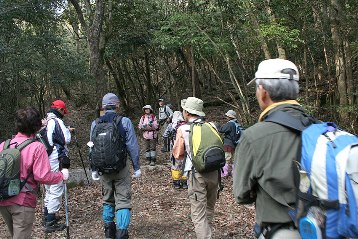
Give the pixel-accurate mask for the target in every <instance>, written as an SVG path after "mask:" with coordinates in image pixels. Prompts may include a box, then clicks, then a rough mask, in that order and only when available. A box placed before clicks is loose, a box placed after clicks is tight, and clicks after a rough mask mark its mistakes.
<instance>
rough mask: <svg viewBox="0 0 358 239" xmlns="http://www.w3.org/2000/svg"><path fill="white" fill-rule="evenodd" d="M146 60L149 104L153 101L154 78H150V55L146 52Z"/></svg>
mask: <svg viewBox="0 0 358 239" xmlns="http://www.w3.org/2000/svg"><path fill="white" fill-rule="evenodd" d="M144 60H145V76H146V77H145V78H146V81H145V82H146V86H147V96H148V97H147V102H148V103H150V102H152V101H153V85H152V77H151V76H150V63H149V53H148V51H145V53H144Z"/></svg>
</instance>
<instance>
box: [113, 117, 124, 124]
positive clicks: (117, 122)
mask: <svg viewBox="0 0 358 239" xmlns="http://www.w3.org/2000/svg"><path fill="white" fill-rule="evenodd" d="M122 119H123V116H122V115H116V116H114V118H113V122H114V123H115V124H116V125H118V124H119V123H120V122H121V121H122Z"/></svg>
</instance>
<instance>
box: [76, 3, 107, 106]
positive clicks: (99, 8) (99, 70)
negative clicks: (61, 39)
mask: <svg viewBox="0 0 358 239" xmlns="http://www.w3.org/2000/svg"><path fill="white" fill-rule="evenodd" d="M70 2H71V3H72V5H73V6H74V8H75V10H76V13H77V16H78V19H79V21H80V23H81V26H82V28H83V30H84V31H85V33H86V36H87V43H88V48H89V65H90V74H91V76H92V77H93V78H94V79H95V80H96V93H97V95H98V97H99V99H100V98H101V97H102V95H103V94H104V91H105V84H104V76H105V74H104V69H103V66H104V59H103V56H104V45H105V42H104V35H103V32H102V31H103V28H102V26H103V21H104V0H97V1H96V6H95V11H94V12H91V8H90V7H89V6H87V8H86V12H87V15H89V17H88V22H86V20H85V18H84V14H83V12H82V9H83V8H82V7H81V6H80V4H79V2H78V0H70ZM98 102H99V101H98Z"/></svg>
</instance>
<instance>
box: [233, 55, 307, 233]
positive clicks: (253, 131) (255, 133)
mask: <svg viewBox="0 0 358 239" xmlns="http://www.w3.org/2000/svg"><path fill="white" fill-rule="evenodd" d="M298 81H299V73H298V69H297V67H296V65H295V64H294V63H292V62H291V61H288V60H283V59H269V60H264V61H262V62H261V63H260V64H259V66H258V69H257V71H256V73H255V78H254V79H253V80H252V81H251V82H249V84H251V83H256V98H257V101H258V103H259V106H260V109H261V111H262V112H261V114H260V116H259V119H258V123H256V124H254V125H253V126H251V127H250V128H248V129H247V130H246V131H245V134H243V136H242V139H241V140H240V144H239V146H238V148H237V149H236V152H235V155H234V165H235V167H234V172H233V191H234V196H235V199H236V201H237V202H238V203H240V204H250V203H253V202H255V204H256V223H257V228H258V229H259V232H257V231H256V230H255V231H256V235H257V237H259V236H260V235H261V234H262V235H261V237H260V238H272V239H279V238H290V239H296V238H300V235H299V232H298V231H297V229H296V228H295V227H294V222H293V220H292V219H291V217H290V216H289V214H288V211H289V209H290V208H291V207H293V206H295V202H296V188H295V184H294V175H293V167H295V165H294V161H296V160H298V159H297V156H298V155H299V153H300V146H301V141H300V135H299V134H297V133H296V132H294V131H293V130H291V129H289V128H287V127H284V126H282V125H279V124H276V123H272V122H265V121H264V120H265V118H266V117H268V116H269V115H270V114H272V113H273V112H275V111H279V110H280V111H285V112H287V113H289V114H291V115H292V116H294V117H295V118H297V119H299V120H300V121H302V124H303V125H305V124H309V122H310V120H309V119H308V116H307V115H306V114H305V112H304V110H303V108H302V106H301V105H299V103H298V102H297V101H296V99H297V97H298V91H299V84H298Z"/></svg>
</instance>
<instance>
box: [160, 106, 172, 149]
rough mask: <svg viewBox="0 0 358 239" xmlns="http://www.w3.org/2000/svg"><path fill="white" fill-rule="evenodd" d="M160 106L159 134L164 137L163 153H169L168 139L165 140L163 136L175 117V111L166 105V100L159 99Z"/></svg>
mask: <svg viewBox="0 0 358 239" xmlns="http://www.w3.org/2000/svg"><path fill="white" fill-rule="evenodd" d="M158 104H159V115H158V119H159V127H160V131H159V134H160V136H162V137H163V147H162V149H161V151H162V152H168V151H169V150H168V146H169V145H168V144H169V142H168V138H165V137H164V136H163V134H164V131H165V129H166V128H167V126H168V124H169V123H170V122H171V120H172V116H173V111H172V109H171V108H170V107H169V106H168V105H166V104H165V101H164V99H159V100H158Z"/></svg>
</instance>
